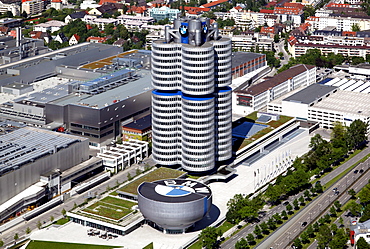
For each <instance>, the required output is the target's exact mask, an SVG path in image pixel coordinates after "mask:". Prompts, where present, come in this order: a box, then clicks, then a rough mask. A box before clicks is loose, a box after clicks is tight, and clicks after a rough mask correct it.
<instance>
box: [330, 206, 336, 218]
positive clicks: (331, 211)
mask: <svg viewBox="0 0 370 249" xmlns="http://www.w3.org/2000/svg"><path fill="white" fill-rule="evenodd" d="M330 214H331V216H333V217H337V209H336V208H335V207H334V206H331V208H330Z"/></svg>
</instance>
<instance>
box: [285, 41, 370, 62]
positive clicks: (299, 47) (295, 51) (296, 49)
mask: <svg viewBox="0 0 370 249" xmlns="http://www.w3.org/2000/svg"><path fill="white" fill-rule="evenodd" d="M290 46H291V47H290V50H289V51H290V52H291V53H292V56H293V57H297V56H301V55H303V54H305V53H306V52H307V50H309V49H319V50H320V51H321V53H322V54H324V55H326V54H329V53H334V54H342V55H343V56H345V57H353V56H358V57H363V58H366V55H367V54H370V46H353V45H331V44H330V45H329V44H314V43H308V44H305V43H295V44H292V45H290Z"/></svg>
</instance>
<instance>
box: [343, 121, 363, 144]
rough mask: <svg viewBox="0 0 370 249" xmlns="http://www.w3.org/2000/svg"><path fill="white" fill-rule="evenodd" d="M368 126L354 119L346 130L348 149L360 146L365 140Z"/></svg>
mask: <svg viewBox="0 0 370 249" xmlns="http://www.w3.org/2000/svg"><path fill="white" fill-rule="evenodd" d="M367 129H368V124H367V123H365V122H363V121H362V120H359V119H356V120H355V121H353V122H352V123H351V125H350V126H349V127H348V129H347V134H346V135H347V136H346V142H347V146H348V148H350V149H355V148H358V147H359V146H360V144H362V143H363V142H364V141H366V138H367Z"/></svg>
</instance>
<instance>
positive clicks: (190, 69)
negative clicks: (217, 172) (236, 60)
mask: <svg viewBox="0 0 370 249" xmlns="http://www.w3.org/2000/svg"><path fill="white" fill-rule="evenodd" d="M218 34H219V33H218V28H217V25H210V21H209V19H207V18H198V19H194V18H179V19H177V20H175V22H174V26H173V28H172V29H171V28H170V27H166V29H165V39H164V40H157V41H154V42H153V44H152V81H153V87H154V88H155V90H154V91H153V94H152V98H153V100H152V115H153V119H152V120H153V121H152V130H153V144H152V148H153V158H154V160H155V161H156V162H157V163H158V164H162V165H173V164H180V165H181V166H182V167H183V168H184V169H185V170H188V171H192V172H206V171H210V170H212V169H213V168H214V167H215V165H216V163H217V162H218V161H225V160H227V159H229V158H231V155H232V153H231V89H230V88H229V87H228V85H230V84H231V40H230V39H229V38H221V37H219V35H218Z"/></svg>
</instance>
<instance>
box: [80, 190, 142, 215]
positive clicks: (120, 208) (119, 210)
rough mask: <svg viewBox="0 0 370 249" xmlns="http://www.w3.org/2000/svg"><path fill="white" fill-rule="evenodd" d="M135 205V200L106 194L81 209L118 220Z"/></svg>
mask: <svg viewBox="0 0 370 249" xmlns="http://www.w3.org/2000/svg"><path fill="white" fill-rule="evenodd" d="M135 205H137V203H135V202H131V201H126V200H122V199H119V198H115V197H110V196H108V197H105V198H104V199H102V200H100V201H98V202H96V203H94V204H92V205H90V206H88V207H86V208H85V209H83V210H82V211H83V212H86V213H90V214H94V215H99V216H102V217H105V218H109V219H114V220H119V219H121V218H123V217H124V216H126V215H128V214H129V213H131V212H132V209H131V208H132V207H133V206H135Z"/></svg>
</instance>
